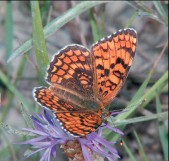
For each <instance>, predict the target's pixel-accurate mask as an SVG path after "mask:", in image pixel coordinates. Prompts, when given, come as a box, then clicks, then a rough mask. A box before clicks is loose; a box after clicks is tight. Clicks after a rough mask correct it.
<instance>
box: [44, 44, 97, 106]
mask: <svg viewBox="0 0 169 161" xmlns="http://www.w3.org/2000/svg"><path fill="white" fill-rule="evenodd" d="M46 80H47V82H48V83H49V84H50V85H51V86H52V87H51V88H52V89H53V92H54V93H55V94H56V95H58V96H59V97H62V98H63V97H65V96H67V98H66V100H67V99H69V100H73V99H74V100H77V101H74V103H76V102H77V103H76V105H77V106H80V105H81V107H82V108H85V106H88V107H89V108H96V105H95V104H96V103H95V102H94V101H93V100H95V98H94V92H93V71H92V63H91V54H90V52H89V51H88V50H87V49H86V48H85V47H83V46H80V45H70V46H67V47H65V48H64V49H62V50H61V51H59V53H58V54H56V55H55V56H54V58H53V60H52V61H51V63H50V65H49V68H48V70H47V76H46ZM90 104H92V105H91V107H90Z"/></svg>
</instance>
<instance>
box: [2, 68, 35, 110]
mask: <svg viewBox="0 0 169 161" xmlns="http://www.w3.org/2000/svg"><path fill="white" fill-rule="evenodd" d="M0 80H1V81H2V82H3V83H4V84H5V86H6V87H7V88H8V90H9V91H11V92H12V93H14V94H15V96H16V98H17V99H18V101H19V102H20V103H22V104H23V107H24V108H27V110H29V111H32V112H33V110H32V105H31V104H30V103H29V102H28V100H27V99H26V98H25V97H24V96H23V94H21V93H20V92H19V91H18V90H17V89H16V88H15V86H14V85H13V84H12V83H11V82H10V80H9V79H8V77H7V76H6V75H5V74H4V73H3V72H2V71H1V70H0Z"/></svg>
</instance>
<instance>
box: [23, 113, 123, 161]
mask: <svg viewBox="0 0 169 161" xmlns="http://www.w3.org/2000/svg"><path fill="white" fill-rule="evenodd" d="M31 118H32V121H33V125H34V129H23V130H24V131H27V132H30V133H32V134H34V136H35V138H33V139H30V140H27V141H24V142H21V143H20V144H30V145H32V149H33V151H32V152H31V153H29V154H28V155H27V157H28V156H30V155H32V154H35V153H37V152H40V151H44V153H43V155H42V157H41V160H40V161H50V157H51V156H53V157H56V154H57V151H56V146H57V145H60V147H61V148H63V150H64V153H65V155H66V156H67V157H68V158H69V159H71V160H79V161H83V160H84V161H93V160H97V157H98V156H102V157H104V158H107V159H108V160H109V161H113V158H119V155H118V152H117V150H116V149H115V148H113V146H112V145H113V144H114V142H108V141H107V140H105V139H104V138H102V136H101V135H102V130H103V129H104V128H107V129H109V130H111V131H114V132H116V133H119V134H122V132H121V131H119V130H118V129H116V128H114V127H110V126H109V125H107V124H105V123H103V124H102V125H101V126H100V127H99V129H98V132H92V133H90V134H88V135H86V136H85V137H73V136H72V135H70V134H68V133H66V132H65V131H64V130H63V129H62V128H61V127H60V125H58V124H56V123H55V121H54V120H53V119H52V117H50V115H49V113H48V112H46V111H45V112H44V115H40V114H35V115H33V116H32V117H31Z"/></svg>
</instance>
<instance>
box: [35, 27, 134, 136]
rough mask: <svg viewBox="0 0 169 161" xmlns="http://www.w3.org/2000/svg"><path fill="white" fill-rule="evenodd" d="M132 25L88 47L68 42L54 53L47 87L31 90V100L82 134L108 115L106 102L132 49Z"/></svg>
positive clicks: (121, 80) (129, 62)
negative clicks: (32, 96)
mask: <svg viewBox="0 0 169 161" xmlns="http://www.w3.org/2000/svg"><path fill="white" fill-rule="evenodd" d="M136 37H137V34H136V31H135V30H134V29H130V28H128V29H124V30H119V31H117V32H116V33H114V34H112V35H110V36H107V37H105V38H102V39H100V40H99V41H98V42H96V43H95V44H94V45H92V47H91V50H88V49H86V48H85V47H83V46H81V45H68V46H66V47H64V48H63V49H62V50H60V51H59V52H58V53H57V54H55V55H54V57H53V59H52V61H51V62H50V64H49V67H48V70H47V76H46V81H47V82H48V83H49V85H50V86H49V87H48V88H47V87H38V88H35V89H34V91H33V94H34V98H35V100H36V101H37V102H38V103H39V104H40V105H41V106H43V107H44V108H46V109H48V110H51V111H52V112H53V114H54V115H55V117H56V119H57V120H58V121H59V122H60V124H61V126H62V127H63V129H64V130H65V131H67V132H68V133H70V134H72V135H74V136H85V135H87V134H89V133H91V132H94V131H96V129H97V128H98V127H99V126H100V125H101V124H102V122H103V120H104V119H105V118H107V117H108V116H109V115H110V112H109V111H108V110H107V109H106V106H107V105H108V104H109V103H110V102H111V101H112V100H113V99H114V98H115V96H116V95H117V93H118V92H119V90H120V88H121V87H122V85H123V83H124V81H125V79H126V77H127V74H128V72H129V69H130V67H131V65H132V62H133V58H134V56H135V53H136V41H137V38H136Z"/></svg>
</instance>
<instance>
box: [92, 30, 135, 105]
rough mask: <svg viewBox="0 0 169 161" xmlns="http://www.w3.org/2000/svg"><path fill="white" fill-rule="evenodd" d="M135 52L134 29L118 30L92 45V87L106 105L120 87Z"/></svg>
mask: <svg viewBox="0 0 169 161" xmlns="http://www.w3.org/2000/svg"><path fill="white" fill-rule="evenodd" d="M135 52H136V31H135V30H134V29H124V30H119V31H117V33H115V34H113V35H111V36H108V37H105V38H103V39H101V40H99V41H98V42H97V43H96V44H94V45H93V46H92V49H91V53H92V55H93V71H94V89H97V90H95V94H96V95H97V97H98V98H99V99H100V100H101V101H102V102H103V105H104V106H106V105H108V104H109V103H110V101H112V99H113V98H114V97H115V96H116V95H117V93H118V92H119V90H120V88H121V87H122V85H123V83H124V81H125V79H126V77H127V74H128V72H129V69H130V67H131V65H132V62H133V58H134V56H135Z"/></svg>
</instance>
